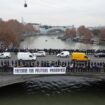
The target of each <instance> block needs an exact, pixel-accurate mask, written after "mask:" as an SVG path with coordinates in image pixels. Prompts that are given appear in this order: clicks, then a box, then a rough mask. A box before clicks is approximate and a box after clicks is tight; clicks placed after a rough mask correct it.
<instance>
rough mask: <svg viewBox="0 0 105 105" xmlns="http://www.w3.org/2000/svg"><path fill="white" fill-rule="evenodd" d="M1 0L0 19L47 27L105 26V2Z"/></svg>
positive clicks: (98, 0)
mask: <svg viewBox="0 0 105 105" xmlns="http://www.w3.org/2000/svg"><path fill="white" fill-rule="evenodd" d="M24 2H25V0H0V18H2V19H4V20H8V19H17V20H19V21H21V17H23V19H24V21H25V22H33V23H41V24H47V25H75V26H80V25H86V26H99V25H101V26H105V9H104V8H105V0H26V2H27V4H28V7H27V8H24Z"/></svg>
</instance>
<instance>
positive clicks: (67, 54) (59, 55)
mask: <svg viewBox="0 0 105 105" xmlns="http://www.w3.org/2000/svg"><path fill="white" fill-rule="evenodd" d="M69 56H70V53H69V51H62V52H61V53H59V54H57V57H69Z"/></svg>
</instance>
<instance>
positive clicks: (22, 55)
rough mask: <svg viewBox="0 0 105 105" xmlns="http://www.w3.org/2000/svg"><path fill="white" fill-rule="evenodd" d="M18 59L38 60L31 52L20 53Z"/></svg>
mask: <svg viewBox="0 0 105 105" xmlns="http://www.w3.org/2000/svg"><path fill="white" fill-rule="evenodd" d="M17 59H18V60H36V56H35V55H33V54H32V53H30V52H18V53H17Z"/></svg>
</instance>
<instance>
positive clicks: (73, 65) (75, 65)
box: [0, 60, 105, 73]
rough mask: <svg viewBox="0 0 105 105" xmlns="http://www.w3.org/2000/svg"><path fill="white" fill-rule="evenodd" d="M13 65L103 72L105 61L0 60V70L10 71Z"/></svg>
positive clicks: (68, 70) (69, 70)
mask: <svg viewBox="0 0 105 105" xmlns="http://www.w3.org/2000/svg"><path fill="white" fill-rule="evenodd" d="M14 67H66V70H67V72H68V73H69V72H102V71H103V72H105V62H73V61H64V62H63V61H62V62H61V61H60V60H58V61H40V62H39V61H19V60H12V61H9V60H4V61H2V60H1V61H0V71H1V72H5V71H8V72H9V71H12V70H13V68H14Z"/></svg>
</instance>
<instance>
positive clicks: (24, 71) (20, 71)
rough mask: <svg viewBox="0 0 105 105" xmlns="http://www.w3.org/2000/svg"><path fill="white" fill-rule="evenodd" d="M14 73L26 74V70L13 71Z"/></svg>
mask: <svg viewBox="0 0 105 105" xmlns="http://www.w3.org/2000/svg"><path fill="white" fill-rule="evenodd" d="M15 73H27V69H15Z"/></svg>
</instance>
